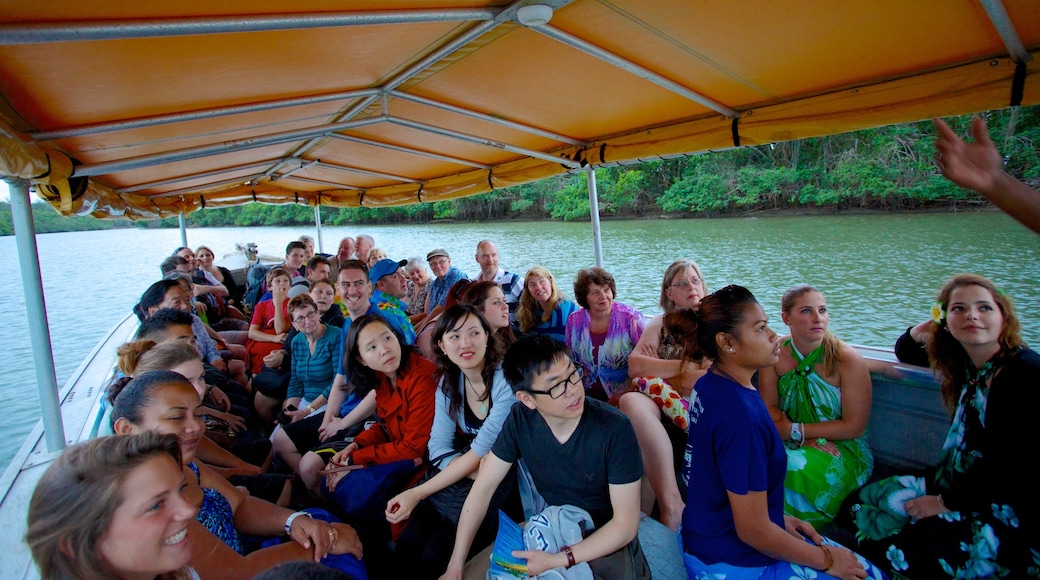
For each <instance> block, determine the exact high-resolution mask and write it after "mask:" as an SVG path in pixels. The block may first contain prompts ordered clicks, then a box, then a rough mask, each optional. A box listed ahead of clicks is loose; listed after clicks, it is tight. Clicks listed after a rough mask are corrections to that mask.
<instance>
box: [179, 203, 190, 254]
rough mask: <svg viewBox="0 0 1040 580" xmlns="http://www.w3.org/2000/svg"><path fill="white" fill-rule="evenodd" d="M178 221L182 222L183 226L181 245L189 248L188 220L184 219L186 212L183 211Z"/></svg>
mask: <svg viewBox="0 0 1040 580" xmlns="http://www.w3.org/2000/svg"><path fill="white" fill-rule="evenodd" d="M177 222H178V223H180V226H181V247H182V248H187V247H188V224H187V222H186V221H185V219H184V212H181V213H180V214H179V215H178V216H177Z"/></svg>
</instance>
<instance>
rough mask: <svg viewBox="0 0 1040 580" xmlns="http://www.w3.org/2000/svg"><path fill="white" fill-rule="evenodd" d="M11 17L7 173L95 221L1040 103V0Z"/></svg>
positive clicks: (5, 78)
mask: <svg viewBox="0 0 1040 580" xmlns="http://www.w3.org/2000/svg"><path fill="white" fill-rule="evenodd" d="M335 4H338V6H336V5H335ZM342 7H347V8H346V9H340V8H342ZM0 22H2V23H3V24H0V96H2V98H0V175H3V176H7V177H9V178H15V179H26V180H29V181H31V182H32V183H33V184H34V185H33V187H34V188H35V189H36V191H37V193H38V194H39V195H40V196H41V197H43V198H44V199H47V200H48V201H49V202H50V203H51V204H52V205H53V206H54V207H55V208H56V209H58V210H59V211H60V212H61V213H62V214H65V215H93V216H95V217H99V218H127V219H154V218H159V217H167V216H173V215H177V214H183V213H190V212H192V211H195V210H197V209H200V208H205V207H210V208H212V207H225V206H230V205H236V204H242V203H248V202H253V201H257V202H263V203H276V204H280V203H300V204H308V205H311V206H319V205H322V206H334V207H346V206H350V207H357V206H365V207H386V206H394V205H402V204H410V203H421V202H434V201H438V200H446V199H452V198H457V197H462V196H468V195H474V194H479V193H484V192H488V191H493V190H494V189H498V188H503V187H508V186H512V185H518V184H522V183H525V182H529V181H533V180H536V179H541V178H545V177H549V176H552V175H557V174H560V173H563V172H567V171H572V170H575V169H579V168H585V167H587V166H590V165H591V166H592V167H599V166H606V165H611V164H619V163H620V164H624V163H630V162H638V161H646V160H651V159H660V158H669V157H674V156H680V155H690V154H696V153H699V152H704V151H711V150H720V149H726V148H731V147H736V146H744V145H763V144H768V143H774V142H779V141H786V140H792V139H803V138H807V137H814V136H820V135H827V134H833V133H840V132H845V131H852V130H856V129H862V128H867V127H875V126H881V125H887V124H893V123H902V122H910V121H917V120H920V119H925V118H928V117H932V116H948V115H956V114H965V113H971V112H976V111H983V110H989V109H997V108H1003V107H1008V106H1016V105H1020V104H1036V103H1040V72H1038V67H1040V65H1038V64H1037V59H1036V58H1034V57H1036V56H1037V52H1038V51H1040V2H1036V1H1035V0H1003V1H1002V0H914V1H913V2H908V1H906V0H871V1H869V2H835V1H833V0H809V1H805V2H796V3H792V2H776V1H766V0H747V1H743V2H720V1H699V2H691V1H689V0H653V1H647V0H573V1H568V0H546V1H545V2H544V3H542V4H535V3H534V2H531V1H530V0H521V1H517V2H501V1H483V2H482V1H480V0H408V1H401V0H392V1H388V0H356V1H353V2H349V3H331V2H327V1H322V0H297V1H294V2H284V1H275V0H254V1H251V2H202V1H199V0H175V1H174V0H154V1H152V2H126V1H112V0H51V1H48V2H40V1H39V0H6V1H5V2H3V3H0Z"/></svg>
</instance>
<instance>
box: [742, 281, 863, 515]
mask: <svg viewBox="0 0 1040 580" xmlns="http://www.w3.org/2000/svg"><path fill="white" fill-rule="evenodd" d="M780 307H781V310H782V311H783V312H782V316H783V321H784V323H785V324H787V326H788V327H789V328H790V329H791V335H790V336H789V337H787V338H785V339H784V340H783V346H782V348H781V352H780V360H779V362H778V363H777V364H776V365H774V366H772V367H767V368H764V369H762V371H761V373H760V378H759V392H760V393H761V394H762V399H763V400H764V401H765V403H766V406H767V407H768V408H769V411H770V414H771V415H772V417H773V422H774V423H776V428H777V431H779V432H780V436H781V437H782V438H784V439H785V440H786V445H787V477H786V478H785V480H784V511H785V512H786V513H787V514H788V515H792V516H795V517H797V518H800V519H802V520H805V521H807V522H810V523H812V524H813V525H815V526H817V527H819V526H821V525H823V524H826V523H828V522H830V521H831V520H832V519H834V516H835V515H836V514H837V513H838V509H839V508H840V507H841V503H842V501H843V500H844V499H845V496H847V495H848V494H850V493H851V492H853V491H855V490H856V489H858V488H859V487H860V486H862V485H863V484H864V483H866V481H867V480H868V479H869V478H870V474H871V472H872V471H873V469H874V456H873V455H872V454H871V452H870V446H869V445H868V444H867V434H866V430H867V420H868V418H869V417H870V399H871V386H870V373H869V371H868V370H867V365H866V362H865V361H864V360H863V357H861V356H860V355H859V353H857V352H856V351H855V350H854V349H853V348H852V347H850V346H848V345H847V344H845V343H844V342H842V341H841V340H839V339H838V338H837V337H835V336H834V335H833V334H831V333H830V331H829V330H828V321H829V315H828V312H827V300H826V299H825V298H824V296H823V294H822V293H821V292H820V291H819V290H817V289H816V288H814V287H812V286H810V285H808V284H800V285H798V286H795V287H793V288H791V289H789V290H788V291H787V292H785V293H784V296H783V298H782V299H781V301H780Z"/></svg>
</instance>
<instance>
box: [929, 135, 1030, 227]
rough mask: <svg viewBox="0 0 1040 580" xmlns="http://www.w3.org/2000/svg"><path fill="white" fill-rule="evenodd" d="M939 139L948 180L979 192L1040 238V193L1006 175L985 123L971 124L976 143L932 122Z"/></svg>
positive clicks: (937, 143) (944, 172) (936, 146)
mask: <svg viewBox="0 0 1040 580" xmlns="http://www.w3.org/2000/svg"><path fill="white" fill-rule="evenodd" d="M932 122H934V123H935V129H936V131H938V132H939V139H938V140H937V141H936V142H935V148H936V150H937V151H938V153H939V169H940V170H941V171H942V174H943V176H945V177H946V179H949V180H950V181H952V182H954V183H956V184H957V185H959V186H961V187H964V188H967V189H971V190H974V191H977V192H979V193H981V194H982V195H984V196H985V197H986V199H988V200H990V201H992V202H993V203H994V204H996V206H997V207H999V208H1000V209H1002V210H1004V212H1006V213H1007V214H1008V215H1010V216H1011V217H1013V218H1015V219H1016V220H1018V221H1019V222H1020V223H1022V225H1024V226H1026V227H1027V228H1029V229H1031V230H1033V231H1034V232H1036V233H1038V234H1040V192H1038V191H1036V190H1035V189H1033V188H1031V187H1029V186H1028V185H1026V184H1024V183H1022V182H1021V181H1018V180H1017V179H1015V178H1014V177H1011V176H1010V175H1008V174H1007V173H1004V160H1003V158H1002V157H1001V156H1000V152H999V151H997V146H996V145H994V144H993V141H992V140H991V139H990V138H989V133H988V132H987V130H986V122H985V121H983V120H982V118H981V117H975V118H974V119H973V120H972V122H971V132H972V134H973V135H974V136H975V142H974V143H968V142H966V141H964V140H963V139H961V138H960V137H958V136H957V134H956V133H954V132H953V129H951V128H950V126H949V125H947V124H946V123H945V122H943V120H942V119H932Z"/></svg>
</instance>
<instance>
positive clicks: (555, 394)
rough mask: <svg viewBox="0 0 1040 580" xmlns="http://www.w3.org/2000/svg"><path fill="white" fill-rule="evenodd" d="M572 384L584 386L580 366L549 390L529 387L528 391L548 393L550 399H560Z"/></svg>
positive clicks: (539, 393)
mask: <svg viewBox="0 0 1040 580" xmlns="http://www.w3.org/2000/svg"><path fill="white" fill-rule="evenodd" d="M570 385H574V386H576V387H579V388H580V387H581V386H582V385H581V369H580V368H578V367H574V370H573V371H572V372H571V374H569V375H567V378H565V379H563V380H562V381H560V382H558V383H556V384H555V385H553V386H551V387H549V389H548V390H545V391H536V390H534V389H528V390H527V392H528V393H531V394H532V395H548V396H549V398H550V399H559V398H560V397H562V396H563V394H564V393H566V392H567V387H568V386H570Z"/></svg>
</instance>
